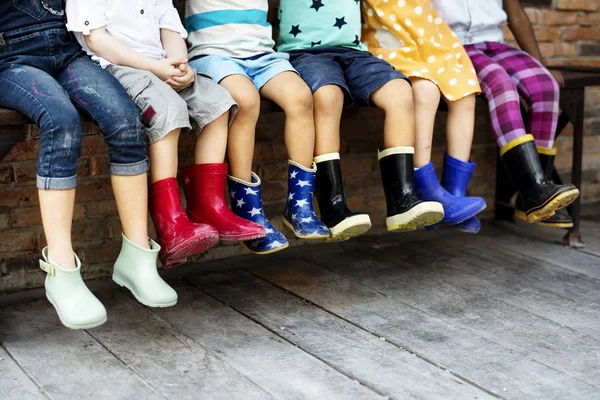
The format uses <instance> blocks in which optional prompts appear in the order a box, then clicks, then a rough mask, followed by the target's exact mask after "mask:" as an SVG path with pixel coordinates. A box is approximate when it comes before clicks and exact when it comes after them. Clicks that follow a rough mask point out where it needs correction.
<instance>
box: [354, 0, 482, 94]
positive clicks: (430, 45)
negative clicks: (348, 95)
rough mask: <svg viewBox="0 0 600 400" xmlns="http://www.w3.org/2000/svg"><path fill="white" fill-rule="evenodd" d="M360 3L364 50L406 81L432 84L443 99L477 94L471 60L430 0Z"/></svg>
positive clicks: (377, 0)
mask: <svg viewBox="0 0 600 400" xmlns="http://www.w3.org/2000/svg"><path fill="white" fill-rule="evenodd" d="M362 1H363V19H364V22H365V23H366V25H367V28H363V32H362V35H363V36H362V37H363V40H364V42H365V43H366V44H367V45H368V47H369V51H371V52H372V53H373V54H375V55H376V56H377V57H379V58H382V59H384V60H386V61H388V62H389V63H390V64H392V65H393V66H394V67H395V68H396V69H397V70H398V71H400V72H402V73H403V74H405V75H406V76H408V77H411V76H412V77H419V78H423V79H428V80H430V81H432V82H433V83H435V84H436V85H437V86H438V87H439V88H440V91H441V92H442V94H443V95H444V97H445V98H446V99H448V100H451V101H454V100H459V99H461V98H463V97H465V96H468V95H471V94H474V93H479V92H480V91H481V88H480V86H479V82H478V80H477V75H476V73H475V70H474V69H473V64H472V63H471V60H470V59H469V57H468V56H467V54H466V52H465V50H464V49H463V47H462V45H461V44H460V41H459V40H458V38H457V37H456V35H455V34H454V33H453V32H452V31H451V30H450V28H449V27H448V26H447V25H446V24H445V23H444V21H442V19H441V18H440V17H439V15H438V14H437V13H436V12H435V10H434V9H433V6H432V4H431V0H362ZM388 32H389V33H388ZM386 35H387V36H386ZM389 35H393V36H394V37H395V39H397V40H389ZM386 38H387V39H386Z"/></svg>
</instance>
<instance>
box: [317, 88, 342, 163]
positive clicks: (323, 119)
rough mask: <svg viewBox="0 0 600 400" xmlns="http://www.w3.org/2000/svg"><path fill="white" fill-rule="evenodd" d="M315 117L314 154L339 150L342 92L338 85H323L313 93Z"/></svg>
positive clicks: (318, 154)
mask: <svg viewBox="0 0 600 400" xmlns="http://www.w3.org/2000/svg"><path fill="white" fill-rule="evenodd" d="M313 101H314V119H315V133H316V143H315V155H316V156H320V155H322V154H328V153H338V152H339V151H340V123H341V120H342V111H343V109H344V92H343V91H342V89H340V88H339V86H335V85H325V86H323V87H321V88H319V89H318V90H317V91H316V92H315V94H314V95H313Z"/></svg>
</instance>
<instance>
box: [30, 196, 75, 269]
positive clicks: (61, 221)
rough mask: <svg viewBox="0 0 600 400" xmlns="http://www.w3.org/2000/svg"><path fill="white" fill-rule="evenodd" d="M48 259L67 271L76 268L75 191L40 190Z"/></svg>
mask: <svg viewBox="0 0 600 400" xmlns="http://www.w3.org/2000/svg"><path fill="white" fill-rule="evenodd" d="M38 196H39V198H40V209H41V212H42V223H43V225H44V233H45V235H46V240H47V241H48V258H49V259H50V260H52V261H53V262H55V263H56V264H58V265H60V266H61V267H63V268H65V269H74V268H75V258H74V257H73V245H72V243H71V224H72V221H73V208H74V207H75V189H69V190H41V189H40V190H38Z"/></svg>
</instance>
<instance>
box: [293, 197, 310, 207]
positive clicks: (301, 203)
mask: <svg viewBox="0 0 600 400" xmlns="http://www.w3.org/2000/svg"><path fill="white" fill-rule="evenodd" d="M307 204H308V201H306V200H305V199H300V200H296V207H304V206H305V205H307Z"/></svg>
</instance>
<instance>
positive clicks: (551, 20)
mask: <svg viewBox="0 0 600 400" xmlns="http://www.w3.org/2000/svg"><path fill="white" fill-rule="evenodd" d="M578 22H579V13H578V12H569V11H541V12H540V22H539V24H540V25H559V26H560V25H576V24H577V23H578Z"/></svg>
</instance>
